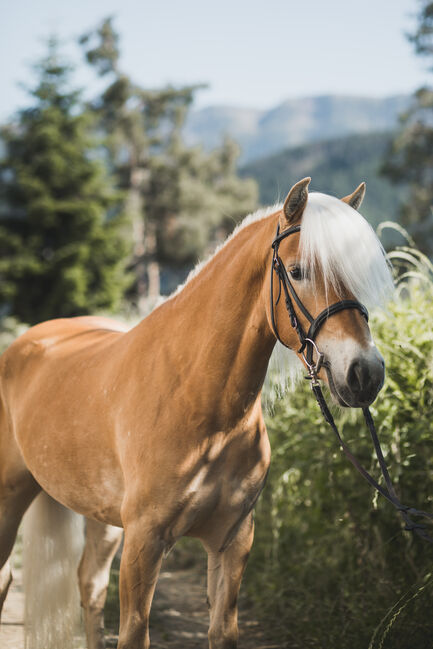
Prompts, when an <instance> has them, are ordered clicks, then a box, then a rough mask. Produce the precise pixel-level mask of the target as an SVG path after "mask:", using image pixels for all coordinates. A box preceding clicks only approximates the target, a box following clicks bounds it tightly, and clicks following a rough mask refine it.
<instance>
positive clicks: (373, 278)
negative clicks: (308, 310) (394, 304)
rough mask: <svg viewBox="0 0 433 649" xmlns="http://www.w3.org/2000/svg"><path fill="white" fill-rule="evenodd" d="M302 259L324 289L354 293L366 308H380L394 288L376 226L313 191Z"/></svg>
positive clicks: (305, 221) (306, 216)
mask: <svg viewBox="0 0 433 649" xmlns="http://www.w3.org/2000/svg"><path fill="white" fill-rule="evenodd" d="M300 261H301V265H302V266H303V267H304V268H308V269H310V273H311V279H312V282H313V284H314V282H315V279H317V278H318V277H320V278H321V279H322V281H323V283H324V286H325V290H328V288H329V287H332V288H333V289H334V290H335V292H336V293H337V294H339V295H341V294H342V292H343V291H349V293H351V294H352V295H353V297H354V298H355V299H357V300H359V301H360V302H362V303H363V304H366V305H367V306H370V307H371V306H376V305H381V304H383V303H384V302H385V300H386V299H387V297H389V295H390V293H391V292H392V289H393V281H392V275H391V270H390V265H389V262H388V261H387V259H386V256H385V251H384V249H383V247H382V245H381V243H380V241H379V239H378V238H377V236H376V234H375V232H374V230H373V228H372V227H371V226H370V224H369V223H368V222H367V221H366V220H365V218H364V217H363V216H362V215H361V214H360V213H359V212H357V211H356V210H354V209H353V208H352V207H350V206H349V205H347V204H346V203H344V202H343V201H341V200H339V199H338V198H335V197H333V196H328V195H327V194H321V193H318V192H312V193H310V194H309V197H308V203H307V206H306V208H305V210H304V213H303V216H302V227H301V235H300Z"/></svg>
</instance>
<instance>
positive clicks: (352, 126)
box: [184, 94, 410, 165]
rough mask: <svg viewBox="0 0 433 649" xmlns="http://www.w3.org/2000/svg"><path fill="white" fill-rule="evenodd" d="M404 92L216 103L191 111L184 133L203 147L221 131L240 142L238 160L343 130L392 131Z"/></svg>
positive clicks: (213, 143) (402, 105)
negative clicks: (264, 103)
mask: <svg viewBox="0 0 433 649" xmlns="http://www.w3.org/2000/svg"><path fill="white" fill-rule="evenodd" d="M409 101H410V96H409V95H393V96H390V97H365V96H355V95H332V94H326V95H317V96H310V97H301V98H289V99H286V100H284V101H283V102H280V103H279V104H277V105H276V106H272V107H270V108H269V109H258V108H253V107H239V106H224V105H215V106H208V107H205V108H201V109H197V110H193V111H191V113H190V114H189V116H188V118H187V121H186V124H185V127H184V137H185V140H186V142H187V143H188V144H190V145H199V144H201V145H203V147H204V148H205V149H212V148H214V147H216V146H218V145H219V144H220V143H221V141H222V139H223V138H224V137H225V136H229V137H231V138H232V139H234V140H235V141H237V142H238V143H239V145H240V147H241V157H240V164H241V165H245V164H247V163H249V162H251V161H253V160H257V159H260V158H263V157H265V156H268V155H271V154H273V153H276V152H278V151H281V150H283V149H286V148H289V147H290V148H292V147H294V146H299V145H302V144H306V143H308V142H314V141H320V140H328V139H331V138H335V137H340V136H344V135H351V134H358V133H370V132H373V131H391V130H393V129H395V128H396V126H397V123H398V116H399V114H401V113H402V112H403V111H404V110H406V109H407V107H408V105H409Z"/></svg>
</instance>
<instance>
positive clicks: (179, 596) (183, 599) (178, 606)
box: [0, 568, 284, 649]
mask: <svg viewBox="0 0 433 649" xmlns="http://www.w3.org/2000/svg"><path fill="white" fill-rule="evenodd" d="M23 612H24V597H23V592H22V582H21V571H20V570H19V569H18V570H15V571H14V582H13V584H12V586H11V589H10V592H9V594H8V597H7V600H6V602H5V607H4V612H3V621H2V624H1V625H0V647H1V649H23V647H24V634H23ZM239 627H240V636H239V649H284V647H283V645H282V644H275V643H272V642H270V641H267V640H266V637H265V635H264V633H263V630H262V629H261V627H260V625H259V623H258V622H256V621H255V620H253V619H252V618H251V611H250V610H249V607H248V606H247V603H246V601H245V600H244V599H241V603H240V615H239ZM207 628H208V612H207V606H206V586H205V575H204V573H203V575H202V576H200V575H199V574H198V571H197V569H194V568H189V569H182V570H172V571H163V572H161V575H160V579H159V582H158V587H157V591H156V594H155V599H154V604H153V608H152V617H151V640H152V649H206V648H207V646H208V645H207ZM116 643H117V636H116V635H114V634H113V633H111V634H110V633H108V634H107V646H108V647H115V646H116ZM80 645H81V647H80V649H84V647H82V643H80V642H79V643H78V646H80Z"/></svg>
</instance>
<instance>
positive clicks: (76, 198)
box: [0, 19, 257, 324]
mask: <svg viewBox="0 0 433 649" xmlns="http://www.w3.org/2000/svg"><path fill="white" fill-rule="evenodd" d="M118 41H119V38H118V35H117V33H116V32H115V30H114V28H113V25H112V21H111V19H106V20H104V21H103V22H102V24H101V25H100V26H99V27H98V28H97V29H96V30H95V31H94V32H90V33H88V34H85V35H84V36H83V37H81V39H80V43H81V45H82V47H83V49H84V52H85V56H86V60H87V62H88V64H89V65H91V66H93V68H94V69H95V70H96V72H97V74H98V75H99V76H101V77H103V78H104V79H107V84H106V86H105V88H104V89H103V90H102V92H101V94H100V95H99V96H98V97H95V98H94V99H93V100H91V101H90V102H87V103H86V104H85V103H84V102H83V101H82V99H81V95H80V93H79V92H78V91H76V90H75V89H73V88H71V87H70V81H69V72H70V71H71V68H70V67H69V66H68V65H67V64H65V63H64V62H63V61H62V59H61V56H60V54H59V51H58V47H57V44H56V43H55V41H54V40H51V41H50V43H49V45H48V54H47V56H46V57H45V58H44V59H43V60H42V61H41V62H40V64H39V65H38V66H36V74H37V79H38V81H37V84H36V86H35V88H34V89H31V90H30V97H31V101H30V105H29V107H28V108H27V109H25V110H23V111H21V112H20V113H19V115H18V116H17V118H16V119H15V120H13V121H12V122H11V123H10V124H8V125H7V126H5V127H4V128H3V129H2V134H1V137H2V141H3V146H4V149H5V153H4V155H3V157H2V161H1V166H0V279H1V288H0V302H1V305H2V312H3V314H7V315H12V316H14V317H16V318H18V320H21V321H24V322H27V323H30V324H33V323H36V322H39V321H41V320H45V319H49V318H53V317H61V316H72V315H81V314H85V313H94V312H95V311H101V310H104V311H119V309H120V308H121V307H122V304H125V300H127V301H128V303H130V304H133V305H135V306H136V307H138V309H139V311H140V312H143V311H145V308H146V307H145V304H146V301H147V300H148V298H151V299H152V301H153V302H154V301H155V299H156V298H157V297H158V296H159V295H160V293H161V292H164V293H167V292H170V291H171V290H173V289H174V288H175V287H176V285H177V284H178V283H179V281H182V280H183V279H184V277H185V276H186V274H187V272H188V271H189V269H190V268H191V266H193V265H194V264H195V263H196V262H197V261H198V259H199V258H200V257H201V256H203V255H204V254H206V253H207V252H209V251H211V250H212V249H213V248H214V247H215V245H216V244H217V243H218V242H220V241H221V240H223V239H224V238H225V237H226V236H227V234H228V233H229V232H230V231H231V230H232V229H233V227H234V226H235V225H236V223H237V222H238V221H239V219H240V218H241V217H242V216H244V215H245V214H247V213H248V212H250V211H252V210H253V209H254V208H255V207H256V204H257V189H256V184H255V182H254V181H252V180H248V179H247V180H244V179H241V178H240V177H239V176H238V173H237V169H236V161H237V157H238V154H239V150H238V147H237V145H236V144H235V143H234V142H232V141H231V140H229V139H226V140H225V141H224V142H223V143H222V144H221V145H220V146H219V147H218V148H216V149H214V150H213V151H210V152H205V151H204V150H203V149H202V148H201V147H199V146H195V147H188V146H187V145H186V144H185V143H184V141H183V137H182V128H183V125H184V121H185V117H186V114H187V112H188V110H189V108H190V105H191V102H192V100H193V97H194V93H195V92H196V91H197V90H198V88H199V87H198V86H195V87H182V88H174V87H166V88H162V89H146V88H142V87H140V86H138V85H136V84H134V82H133V81H132V79H130V78H129V77H128V75H126V74H124V73H123V72H122V71H121V70H120V68H119V58H120V51H119V47H118ZM161 268H162V269H163V270H162V271H161ZM161 276H163V278H162V280H161Z"/></svg>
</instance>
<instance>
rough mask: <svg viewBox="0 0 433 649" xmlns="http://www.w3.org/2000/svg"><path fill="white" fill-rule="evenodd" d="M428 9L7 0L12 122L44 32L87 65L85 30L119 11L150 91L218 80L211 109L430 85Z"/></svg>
mask: <svg viewBox="0 0 433 649" xmlns="http://www.w3.org/2000/svg"><path fill="white" fill-rule="evenodd" d="M416 9H417V0H363V1H362V2H360V1H359V0H304V1H302V0H248V1H247V0H213V1H212V2H209V1H207V0H177V1H176V0H159V1H154V0H134V1H133V0H69V1H66V0H0V61H1V70H0V74H1V78H0V87H1V95H0V120H4V119H6V118H7V117H8V116H9V115H10V114H11V113H12V112H13V111H14V110H15V109H16V108H18V107H19V106H22V105H25V94H24V92H23V90H21V89H20V88H19V87H18V85H17V84H18V82H20V81H21V82H25V83H27V84H30V85H31V84H32V73H31V72H30V71H29V65H30V64H31V63H32V62H34V61H35V60H37V59H38V58H39V57H40V55H41V54H42V53H43V51H44V48H43V40H44V38H46V37H47V36H48V35H50V34H52V33H56V34H58V36H59V37H60V39H61V40H65V41H66V43H67V47H65V52H66V53H67V54H68V56H70V57H72V58H73V59H74V60H75V61H76V62H79V61H80V53H79V50H78V48H77V46H76V45H75V39H76V37H77V36H78V35H79V34H81V33H83V32H84V31H86V30H88V29H89V28H91V27H93V26H95V25H96V24H97V23H98V22H99V21H100V20H101V19H102V18H103V17H105V16H107V15H110V14H112V15H114V16H115V17H116V22H115V24H116V26H117V28H118V30H119V32H120V34H121V51H122V59H121V66H122V68H123V69H124V70H125V71H126V72H127V73H129V74H130V75H132V76H133V78H135V79H136V80H137V81H138V82H140V83H141V84H145V85H147V86H149V87H156V86H161V85H163V84H165V83H167V82H171V83H175V84H182V83H188V84H189V83H195V82H207V83H209V86H210V88H209V89H208V90H205V91H201V92H200V93H199V96H198V101H197V104H198V105H199V106H205V105H209V104H234V105H242V106H254V107H270V106H272V105H275V104H276V103H277V102H279V101H282V100H284V99H285V98H288V97H299V96H305V95H317V94H328V93H340V94H352V95H353V94H357V95H372V96H385V95H390V94H396V93H406V92H412V91H413V90H414V89H415V88H417V87H418V86H420V85H422V84H423V83H426V81H428V75H427V73H426V71H425V61H423V60H422V59H420V58H419V57H416V56H415V55H414V53H413V49H412V47H411V45H410V44H409V43H408V42H407V40H406V39H405V36H404V33H405V32H408V31H412V30H413V28H414V25H415V19H414V14H415V12H416ZM91 79H92V77H91V76H90V75H89V73H85V72H80V73H78V74H77V76H76V81H77V83H78V84H79V85H86V86H89V84H90V83H94V82H92V81H91ZM92 89H93V90H95V91H96V87H95V86H94V85H93V86H91V87H90V94H91V92H92Z"/></svg>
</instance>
